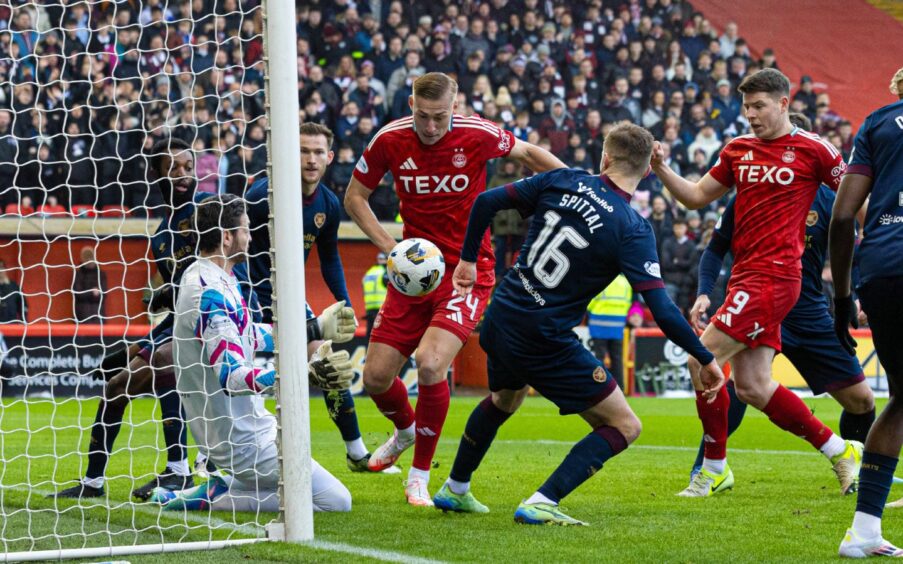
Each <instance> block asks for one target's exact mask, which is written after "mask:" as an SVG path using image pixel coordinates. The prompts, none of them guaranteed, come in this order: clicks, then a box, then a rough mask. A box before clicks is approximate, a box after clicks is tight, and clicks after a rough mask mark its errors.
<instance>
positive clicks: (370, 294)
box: [363, 264, 386, 311]
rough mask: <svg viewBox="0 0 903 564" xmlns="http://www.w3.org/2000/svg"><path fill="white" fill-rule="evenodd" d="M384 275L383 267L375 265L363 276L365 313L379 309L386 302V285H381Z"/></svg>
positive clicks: (384, 268)
mask: <svg viewBox="0 0 903 564" xmlns="http://www.w3.org/2000/svg"><path fill="white" fill-rule="evenodd" d="M385 273H386V267H385V266H383V265H381V264H375V265H373V266H371V267H370V270H368V271H367V273H366V274H364V280H363V286H364V308H365V309H366V310H367V311H370V310H375V309H379V308H380V307H382V305H383V302H384V301H386V285H385V284H384V283H383V275H384V274H385Z"/></svg>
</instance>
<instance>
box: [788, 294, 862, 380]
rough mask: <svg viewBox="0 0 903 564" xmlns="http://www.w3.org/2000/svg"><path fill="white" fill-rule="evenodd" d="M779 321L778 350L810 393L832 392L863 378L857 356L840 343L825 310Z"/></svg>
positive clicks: (832, 322)
mask: <svg viewBox="0 0 903 564" xmlns="http://www.w3.org/2000/svg"><path fill="white" fill-rule="evenodd" d="M800 325H802V324H797V323H793V322H792V321H791V322H789V323H788V320H787V319H785V320H784V324H783V325H781V343H782V345H781V352H782V353H784V356H786V357H787V360H789V361H790V363H791V364H792V365H793V366H794V367H795V368H796V369H797V370H798V371H799V373H800V375H801V376H802V377H803V379H804V380H806V383H807V384H809V387H810V388H811V389H812V393H813V394H816V395H818V394H824V393H826V392H827V393H831V392H834V391H836V390H842V389H843V388H847V387H849V386H852V385H854V384H858V383H859V382H862V381H864V380H865V375H863V373H862V365H860V364H859V359H858V358H856V357H854V356H850V355H848V354H847V353H846V351H845V350H843V347H841V346H840V341H838V340H837V335H835V334H834V321H833V320H832V319H831V316H830V315H829V314H828V312H827V310H826V311H825V315H824V317H822V318H819V319H817V320H812V319H807V320H806V321H805V329H803V327H801V326H800Z"/></svg>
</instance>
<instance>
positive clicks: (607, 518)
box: [0, 397, 903, 563]
mask: <svg viewBox="0 0 903 564" xmlns="http://www.w3.org/2000/svg"><path fill="white" fill-rule="evenodd" d="M477 401H478V398H470V397H456V398H454V399H453V401H452V404H451V411H450V413H449V417H448V421H447V423H446V425H445V429H444V431H443V438H442V441H441V442H440V445H439V450H438V453H437V456H436V462H435V468H434V469H433V473H432V474H433V477H432V484H431V488H430V489H431V491H432V492H435V491H436V489H438V488H439V486H440V485H441V483H442V481H443V480H444V479H445V478H446V477H447V475H448V471H449V469H450V467H451V463H452V460H453V458H454V454H455V450H456V448H457V443H458V439H459V437H460V435H461V431H462V429H463V427H464V424H465V422H466V420H467V416H468V415H469V413H470V411H471V410H472V409H473V407H474V405H475V404H476V403H477ZM630 403H631V404H632V406H633V408H634V409H635V411H636V412H637V414H638V415H639V416H640V418H641V419H642V421H643V426H644V428H643V434H642V435H641V437H640V439H639V440H638V441H637V443H636V444H634V445H633V446H632V447H631V448H629V449H628V450H627V451H626V452H625V453H623V454H621V455H620V456H618V457H617V458H615V459H613V460H612V461H610V462H609V463H608V464H606V466H605V468H603V469H602V470H601V471H599V473H598V474H596V475H595V476H594V477H593V478H591V479H590V480H589V481H588V482H586V483H585V484H584V485H583V486H582V487H581V488H580V489H578V490H577V491H576V492H574V493H573V494H572V495H571V496H569V497H568V498H567V499H565V500H564V502H563V504H562V505H563V507H564V508H566V509H567V510H568V511H569V513H570V514H571V515H573V516H574V517H576V518H578V519H582V520H585V521H588V522H589V523H590V524H591V526H590V527H585V528H558V527H530V526H519V525H516V524H515V523H514V522H513V519H512V517H513V512H514V509H515V508H516V507H517V504H518V503H519V502H520V500H521V499H523V498H525V497H527V496H529V495H530V494H531V493H532V492H533V491H534V490H535V489H536V488H537V487H538V486H539V485H540V484H541V483H542V482H543V480H544V479H545V478H546V476H547V475H548V474H549V473H550V472H551V471H552V470H553V469H554V468H555V467H556V466H557V464H558V463H559V462H560V461H561V459H562V458H563V457H564V456H565V454H566V453H567V452H568V450H569V449H570V447H571V445H572V444H573V443H574V442H576V441H577V440H579V439H580V438H581V437H582V436H584V435H585V434H586V433H587V432H588V430H589V429H588V427H587V426H586V424H585V423H584V422H583V421H582V420H580V419H579V418H578V417H576V416H572V417H559V416H558V415H557V411H556V410H555V408H554V407H553V406H552V405H551V404H550V403H549V402H547V401H545V400H543V399H541V398H528V400H527V402H526V403H525V404H524V406H523V407H522V408H521V410H520V411H519V413H518V414H517V415H516V416H514V417H513V418H512V419H511V420H509V422H508V423H506V425H505V426H504V427H503V428H502V430H501V431H500V433H499V436H498V438H497V440H496V442H495V444H494V445H493V447H492V449H491V450H490V451H489V454H488V455H487V458H486V460H485V461H484V464H483V466H482V468H480V470H479V471H478V473H477V474H476V476H475V478H474V482H473V491H474V493H475V495H476V496H477V498H478V499H480V500H481V501H482V502H484V503H486V504H487V505H488V506H489V507H490V509H491V513H490V514H488V515H481V516H471V515H456V514H443V513H441V512H439V511H436V510H434V509H417V508H412V507H408V506H407V505H406V504H405V502H404V496H403V489H402V480H403V479H404V476H405V475H406V471H407V468H406V465H407V464H409V463H410V456H411V455H410V454H409V453H406V454H405V455H404V456H403V457H402V459H401V463H402V465H405V467H404V472H403V473H402V474H400V475H362V474H352V473H351V472H349V471H348V470H347V469H346V467H345V462H344V448H343V445H342V442H341V439H340V437H339V434H338V432H337V431H336V429H335V428H334V427H333V425H332V423H331V422H330V421H329V420H328V419H327V417H326V413H325V408H324V406H323V403H322V401H321V400H319V398H317V397H314V398H313V399H312V403H311V418H312V422H311V434H312V440H313V452H314V456H315V458H317V460H318V461H319V462H320V463H321V464H323V466H325V467H326V468H328V469H329V470H330V471H331V472H333V473H334V474H335V475H336V476H338V477H339V478H340V479H341V480H342V481H343V482H344V483H345V484H346V485H347V486H348V488H349V489H350V490H351V493H352V496H353V498H354V508H353V510H352V512H351V513H350V514H317V515H316V517H315V522H316V536H317V540H316V541H315V545H314V546H294V545H288V544H283V543H260V544H255V545H246V546H242V547H237V548H230V549H226V550H222V551H208V552H196V553H181V554H174V555H166V556H164V555H148V556H127V557H118V558H114V559H116V560H128V561H130V562H165V561H179V562H183V561H184V562H189V561H190V562H217V563H223V562H234V561H246V562H297V561H317V562H346V561H348V560H349V559H352V558H353V559H355V560H364V561H366V560H370V559H388V560H394V561H407V560H411V561H413V560H418V559H419V560H421V561H426V560H431V561H446V562H477V561H483V562H489V561H492V562H498V561H502V560H507V561H510V562H519V561H527V560H530V561H544V562H583V561H590V560H593V561H612V562H725V561H732V562H778V561H787V562H791V561H792V562H816V561H836V560H837V557H836V551H837V546H838V544H839V542H840V539H841V537H842V535H843V532H844V530H845V528H846V527H847V526H848V525H849V523H850V521H851V519H852V515H853V510H854V507H855V496H849V497H842V496H841V495H840V494H839V487H838V485H837V482H836V480H835V478H834V476H833V473H832V472H831V467H830V464H829V463H828V462H827V461H826V460H825V459H824V457H822V456H821V455H819V454H817V453H815V452H814V451H813V450H812V449H811V448H810V447H809V446H808V445H807V444H806V443H805V442H804V441H802V440H801V439H798V438H795V437H792V436H790V435H788V434H787V433H784V432H782V431H780V430H778V429H777V428H775V427H774V426H773V425H772V424H771V423H770V422H769V421H768V420H767V419H766V418H765V417H764V416H763V415H762V414H760V413H758V412H756V411H755V410H752V409H750V410H749V412H748V415H747V418H746V421H745V422H744V424H743V426H742V427H741V428H740V430H739V431H738V432H737V433H736V434H735V435H734V437H733V438H732V440H731V442H730V445H729V449H732V451H731V450H729V460H730V463H731V467H732V468H733V470H734V474H735V476H736V480H737V484H736V487H735V490H734V491H733V492H729V493H727V494H726V495H723V496H719V497H715V498H710V499H704V500H699V499H682V498H677V497H675V495H674V494H675V493H676V492H678V491H679V490H680V489H682V488H683V487H684V486H685V485H686V483H687V478H688V473H689V468H690V464H691V462H692V459H693V456H694V451H695V447H696V445H697V441H698V439H699V433H700V425H699V422H698V420H697V418H696V413H695V407H694V405H693V402H692V401H691V400H662V399H647V398H638V399H631V400H630ZM806 403H807V404H808V405H809V406H810V407H811V408H812V409H814V410H815V413H816V414H817V415H818V416H819V417H821V418H822V419H823V420H824V421H825V422H826V423H828V424H829V425H830V426H831V427H832V428H835V429H836V428H837V420H838V417H839V414H840V408H839V407H838V406H837V404H836V403H834V402H833V401H832V400H830V399H810V400H806ZM879 403H880V405H883V402H879ZM3 405H4V408H3V409H2V411H0V455H2V460H3V465H2V467H0V485H2V488H0V504H2V513H3V522H2V524H0V532H2V534H0V538H2V541H3V543H4V548H5V549H6V550H41V549H54V548H58V547H60V546H64V547H75V546H104V545H106V544H108V543H109V542H110V540H111V539H113V540H114V542H115V543H116V544H132V543H134V542H141V543H154V542H161V540H164V539H165V540H166V542H175V541H178V540H184V541H195V540H207V539H210V538H214V539H222V538H242V537H247V536H253V535H254V534H255V531H258V530H260V529H259V527H258V525H263V524H265V523H266V522H268V521H269V520H270V519H272V518H273V515H271V514H262V515H248V514H240V515H236V516H233V515H231V514H227V515H223V514H214V517H215V518H216V519H218V520H219V521H217V522H215V523H214V525H215V526H214V527H213V528H212V529H211V528H210V527H209V526H208V524H207V523H206V522H205V520H206V518H207V513H195V514H191V515H190V516H189V520H188V521H187V522H186V521H185V519H183V516H182V515H181V514H175V515H173V514H168V513H167V514H162V515H161V514H159V513H158V512H156V511H155V510H154V509H153V508H152V507H150V506H148V505H140V504H139V505H136V504H132V503H129V502H128V492H129V490H130V489H131V487H132V486H133V481H132V479H131V478H129V476H132V475H138V476H140V480H141V481H144V480H146V479H147V478H148V477H149V473H150V472H152V471H153V470H154V469H155V468H156V469H159V468H162V467H163V465H164V461H165V455H164V454H161V453H160V452H159V449H160V446H161V445H162V442H163V441H162V434H161V433H159V431H158V429H159V423H155V422H153V421H152V417H157V418H158V417H159V414H158V412H155V411H154V410H155V409H156V405H155V402H154V401H153V400H151V399H141V400H138V401H136V402H134V403H133V406H132V407H131V408H130V410H129V411H128V412H126V423H125V424H124V425H123V428H122V432H121V434H120V437H119V441H118V443H117V447H118V448H124V447H127V446H131V447H132V448H134V449H135V450H134V451H133V456H129V455H128V453H126V452H118V453H116V454H115V455H114V457H113V460H112V462H111V467H110V471H109V472H108V475H110V476H113V478H112V479H111V480H110V481H109V482H108V486H107V487H108V491H109V498H110V499H109V503H110V506H111V507H112V510H108V509H107V507H106V506H104V507H95V508H93V509H92V508H90V507H88V504H87V503H83V505H82V506H80V505H78V504H75V503H72V502H68V501H67V502H62V501H61V502H54V501H52V500H45V499H44V498H43V495H42V494H43V493H46V492H48V491H51V490H53V489H54V487H53V484H52V481H54V480H55V481H56V482H58V483H59V482H63V481H66V480H74V479H75V478H77V477H78V476H80V475H81V474H82V473H83V470H84V467H85V466H84V465H85V460H84V456H83V455H80V454H79V451H81V452H84V451H85V450H86V449H87V438H86V436H85V434H84V433H82V432H81V430H80V428H87V427H88V426H89V425H90V423H91V422H92V421H93V417H94V409H95V405H96V403H95V402H94V401H76V400H71V401H66V402H63V403H60V404H57V405H56V406H55V409H54V405H53V404H52V403H50V402H48V401H30V402H28V403H27V404H26V403H24V402H22V401H11V400H6V401H5V402H4V404H3ZM357 405H358V413H359V415H360V423H361V429H362V431H363V433H364V438H365V441H366V442H367V444H368V446H369V447H370V448H371V450H372V449H373V448H375V447H376V446H377V445H378V444H379V443H381V442H382V441H383V440H384V439H385V437H386V436H387V434H388V432H389V427H390V424H389V423H388V421H386V420H385V419H384V418H383V417H382V416H381V415H380V414H379V413H378V412H377V411H376V409H375V408H374V406H373V403H372V402H371V401H369V400H368V399H366V398H363V399H359V400H358V402H357ZM880 405H879V409H880ZM129 422H131V423H129ZM24 429H31V430H32V432H30V433H28V432H26V431H25V430H24ZM26 452H27V453H28V454H29V455H30V456H29V457H25V456H24V454H25V453H26ZM191 456H192V458H193V456H194V454H193V452H192V453H191ZM136 482H138V480H136ZM901 495H903V488H899V489H897V488H895V490H894V491H892V492H891V499H892V500H893V499H897V498H898V497H899V496H901ZM105 503H106V502H105ZM26 507H28V508H31V509H33V510H38V511H36V512H32V513H26V512H25V511H24V509H25V508H26ZM897 511H899V510H897ZM233 523H240V524H242V525H243V526H242V527H241V528H237V529H236V528H235V527H234V525H232V524H233ZM136 531H138V532H136ZM884 531H885V536H886V537H887V538H888V539H890V540H891V541H893V540H896V541H898V542H903V512H901V513H897V512H896V511H895V510H889V511H888V512H887V513H886V514H885V520H884ZM54 533H55V534H54ZM33 538H34V539H36V540H34V541H32V540H31V539H33ZM94 560H98V559H97V558H95V559H94Z"/></svg>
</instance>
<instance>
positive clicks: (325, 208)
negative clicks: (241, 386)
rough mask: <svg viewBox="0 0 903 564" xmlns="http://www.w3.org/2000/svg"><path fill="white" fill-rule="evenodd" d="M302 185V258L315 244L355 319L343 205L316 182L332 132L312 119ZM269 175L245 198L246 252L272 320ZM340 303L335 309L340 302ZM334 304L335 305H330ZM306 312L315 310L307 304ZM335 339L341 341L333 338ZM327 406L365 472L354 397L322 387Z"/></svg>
mask: <svg viewBox="0 0 903 564" xmlns="http://www.w3.org/2000/svg"><path fill="white" fill-rule="evenodd" d="M300 134H301V189H302V194H303V202H302V204H303V205H302V214H303V222H304V262H305V263H306V262H307V257H308V256H309V255H310V251H311V249H312V248H313V246H314V245H315V244H316V247H317V254H318V255H319V258H320V272H321V273H322V274H323V279H324V280H325V281H326V285H327V286H329V290H330V291H331V292H332V295H333V296H334V297H335V299H336V300H338V301H339V302H341V303H342V305H347V307H345V308H344V310H346V312H348V313H349V315H350V316H351V317H352V318H353V316H354V313H353V310H351V307H350V306H351V299H350V298H349V297H348V288H347V286H346V284H345V273H344V270H343V269H342V258H341V257H340V256H339V247H338V232H339V224H340V223H341V209H342V205H341V203H340V202H339V199H338V197H337V196H336V195H335V194H333V193H332V191H331V190H329V188H327V187H326V186H325V185H324V184H321V183H320V180H321V179H322V178H323V175H324V174H325V173H326V168H327V167H328V166H329V163H331V162H332V158H333V151H332V140H333V133H332V131H330V130H329V129H328V128H326V127H324V126H322V125H319V124H315V123H304V124H301V130H300ZM269 186H270V183H269V179H267V178H262V179H261V180H258V181H257V182H255V183H254V184H253V185H252V186H251V188H250V189H248V192H247V193H246V194H245V199H246V200H247V201H248V216H249V217H250V220H251V236H252V237H251V244H250V248H249V252H248V256H249V261H248V266H249V273H250V277H251V281H252V282H253V285H254V290H255V292H256V294H257V297H258V299H259V301H260V305H261V308H262V313H263V322H264V323H272V322H273V311H272V295H273V289H272V286H271V282H270V267H271V265H270V230H269V222H270V218H269V216H270V204H269V197H268V194H267V192H268V190H269ZM342 305H339V308H341V307H342ZM331 307H334V306H331ZM308 317H309V318H313V314H312V313H311V311H310V308H308ZM333 341H334V342H341V341H340V340H336V339H333ZM321 344H322V340H320V339H312V340H310V342H309V343H308V348H309V349H310V350H311V351H315V350H317V349H318V348H319V347H320V345H321ZM323 397H324V399H325V400H326V408H327V411H328V413H329V416H330V418H332V420H333V422H335V424H336V426H337V427H338V428H339V431H340V432H341V434H342V439H343V440H344V441H345V447H346V451H347V453H346V461H347V463H348V467H349V468H350V469H351V471H353V472H367V471H368V467H367V462H368V460H369V458H370V453H369V452H368V451H367V447H366V446H365V445H364V441H363V440H362V438H361V432H360V429H359V427H358V422H357V413H356V412H355V407H354V399H353V398H352V396H351V392H350V391H348V390H342V391H338V390H323Z"/></svg>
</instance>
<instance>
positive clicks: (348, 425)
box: [323, 390, 366, 454]
mask: <svg viewBox="0 0 903 564" xmlns="http://www.w3.org/2000/svg"><path fill="white" fill-rule="evenodd" d="M323 399H324V400H325V401H326V412H327V413H328V414H329V418H330V419H332V422H333V423H335V426H336V427H338V428H339V433H341V434H342V440H343V441H345V442H346V443H347V442H349V441H354V440H357V439H360V438H361V430H360V428H359V427H358V424H357V412H356V411H355V410H354V398H353V397H352V396H351V391H350V390H341V391H339V390H323ZM364 454H366V453H364Z"/></svg>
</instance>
